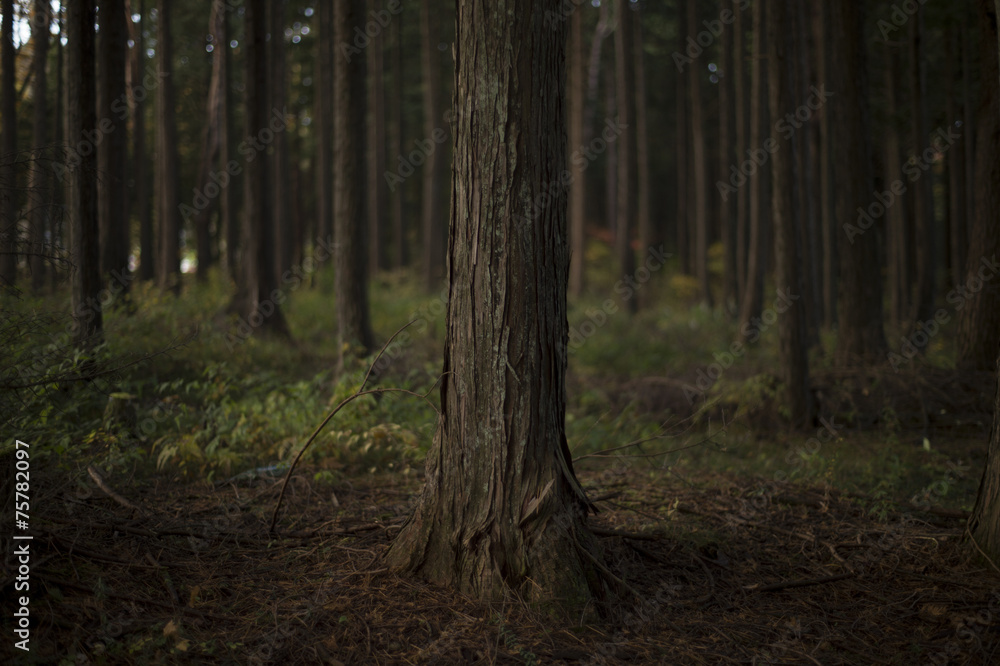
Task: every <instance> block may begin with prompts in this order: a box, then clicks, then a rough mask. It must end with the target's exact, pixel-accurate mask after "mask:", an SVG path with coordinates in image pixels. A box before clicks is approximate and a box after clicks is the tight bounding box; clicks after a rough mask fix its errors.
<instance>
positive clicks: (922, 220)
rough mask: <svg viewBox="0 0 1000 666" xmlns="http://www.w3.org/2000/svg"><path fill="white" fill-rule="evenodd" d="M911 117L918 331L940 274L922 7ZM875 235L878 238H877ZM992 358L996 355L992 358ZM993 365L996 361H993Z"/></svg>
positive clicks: (913, 316) (913, 43) (913, 24)
mask: <svg viewBox="0 0 1000 666" xmlns="http://www.w3.org/2000/svg"><path fill="white" fill-rule="evenodd" d="M909 24H910V114H911V129H912V134H911V141H912V143H913V145H912V151H913V152H912V154H913V156H914V157H913V159H915V160H916V161H917V164H918V165H920V178H919V180H917V181H916V182H915V183H913V185H912V187H913V188H914V189H915V193H914V202H913V203H914V216H913V219H914V234H915V239H920V240H919V241H917V242H916V243H915V244H914V247H915V249H916V266H915V267H914V268H915V269H916V274H915V278H916V281H915V284H914V294H913V305H912V308H911V310H910V317H909V319H910V323H911V325H913V326H914V327H918V326H919V325H920V323H921V322H925V321H927V320H928V319H930V318H931V317H932V316H933V314H934V281H935V280H934V278H935V275H936V272H937V266H936V263H937V262H936V261H935V246H936V245H937V243H936V242H935V237H936V235H937V225H936V224H935V221H934V196H933V184H934V172H933V171H932V170H931V169H930V168H928V167H929V165H927V164H926V162H925V161H924V160H923V157H922V154H923V152H924V150H925V149H926V148H927V142H928V138H929V137H928V120H927V71H926V70H927V67H926V65H925V62H924V54H923V38H924V11H923V8H922V7H920V6H919V5H918V8H917V13H916V15H915V16H913V17H911V18H910V21H909ZM873 235H874V234H873ZM990 355H991V357H992V353H991V354H990ZM991 362H992V359H991Z"/></svg>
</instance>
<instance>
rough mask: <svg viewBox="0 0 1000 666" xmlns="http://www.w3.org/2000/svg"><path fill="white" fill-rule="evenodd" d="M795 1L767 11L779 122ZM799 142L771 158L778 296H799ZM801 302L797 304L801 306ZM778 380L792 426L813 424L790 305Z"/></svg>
mask: <svg viewBox="0 0 1000 666" xmlns="http://www.w3.org/2000/svg"><path fill="white" fill-rule="evenodd" d="M798 1H799V0H772V2H771V5H770V6H769V8H768V9H769V11H768V35H767V41H768V54H767V61H768V83H769V89H770V95H769V99H770V108H771V117H772V118H778V117H781V116H784V115H785V114H786V113H788V109H793V108H795V100H796V96H795V94H794V91H795V80H796V77H797V71H796V67H795V63H796V60H797V58H798V54H796V51H795V43H796V38H795V34H796V31H795V28H794V21H793V17H794V15H795V5H796V4H797V3H798ZM802 140H803V137H802V136H801V135H800V134H792V136H791V137H790V138H789V139H788V140H787V141H786V142H785V144H784V145H783V146H782V147H781V149H780V150H777V151H775V152H774V154H773V156H772V158H771V159H772V173H773V178H772V181H771V182H772V191H773V195H772V197H773V201H774V256H775V262H776V264H777V265H776V275H775V281H776V283H777V285H776V286H777V289H778V292H779V293H782V292H785V291H787V292H788V293H790V294H793V295H796V296H800V295H802V293H803V289H802V287H803V280H802V262H801V257H802V236H801V234H800V233H799V229H800V228H801V227H802V215H801V211H802V201H801V197H802V194H803V193H802V191H801V190H800V188H799V185H800V181H799V178H798V174H797V173H796V172H797V171H798V170H799V169H800V166H801V161H800V160H799V158H798V153H799V150H800V147H801V146H800V144H801V143H802ZM803 300H806V299H802V300H800V301H799V303H801V302H802V301H803ZM778 337H779V348H780V350H781V351H780V355H781V374H782V377H783V380H784V384H785V400H786V402H785V404H786V406H787V407H788V409H789V411H790V412H791V417H792V424H793V425H794V426H795V427H797V428H803V427H805V426H806V425H808V424H810V423H811V422H812V410H811V404H812V401H811V400H810V397H809V365H808V360H807V358H806V346H807V344H806V342H807V341H806V312H805V311H804V308H803V307H801V306H799V307H796V306H795V305H792V306H791V307H790V308H789V309H788V311H786V312H784V313H783V314H781V315H780V316H779V317H778Z"/></svg>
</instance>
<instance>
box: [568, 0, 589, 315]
mask: <svg viewBox="0 0 1000 666" xmlns="http://www.w3.org/2000/svg"><path fill="white" fill-rule="evenodd" d="M584 64H585V63H584V59H583V12H582V11H581V10H580V9H579V8H578V9H577V10H576V11H574V12H573V14H572V16H570V19H569V46H568V53H567V54H566V67H567V70H568V72H567V77H566V79H567V80H566V96H567V113H568V114H569V122H568V125H569V138H568V141H567V146H566V149H567V152H568V153H569V156H568V158H567V161H568V162H569V169H570V173H571V174H572V176H573V181H572V183H571V184H570V187H569V238H570V261H569V295H570V296H571V297H572V298H579V297H580V295H581V294H582V293H583V285H584V277H585V275H586V273H585V271H584V269H585V268H586V253H587V236H586V233H587V226H586V225H587V221H586V218H585V215H586V206H587V183H586V180H585V178H586V176H585V174H586V169H587V166H588V164H587V162H586V160H585V159H584V158H583V153H582V149H583V148H584V141H585V139H584V135H583V105H584V95H585V94H586V91H585V90H584V82H583V74H584V70H583V68H584ZM588 139H589V137H588ZM574 156H575V157H576V159H574Z"/></svg>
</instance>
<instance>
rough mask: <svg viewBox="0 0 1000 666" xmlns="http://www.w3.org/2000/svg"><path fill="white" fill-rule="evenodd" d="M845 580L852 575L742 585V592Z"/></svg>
mask: <svg viewBox="0 0 1000 666" xmlns="http://www.w3.org/2000/svg"><path fill="white" fill-rule="evenodd" d="M846 578H854V574H853V573H842V574H837V575H835V576H824V577H823V578H810V579H808V580H786V581H783V582H781V583H771V584H770V585H763V586H760V587H758V586H757V584H756V583H754V584H753V585H744V586H743V589H744V590H749V591H752V592H776V591H778V590H786V589H788V588H790V587H808V586H810V585H823V584H824V583H835V582H837V581H838V580H844V579H846Z"/></svg>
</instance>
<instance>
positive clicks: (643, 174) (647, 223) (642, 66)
mask: <svg viewBox="0 0 1000 666" xmlns="http://www.w3.org/2000/svg"><path fill="white" fill-rule="evenodd" d="M579 13H580V11H579V10H577V11H576V12H574V14H579ZM642 17H643V13H642V12H641V11H637V12H636V13H635V14H634V16H633V17H632V42H633V44H634V45H635V136H636V141H635V159H636V175H637V181H636V185H637V188H636V196H637V197H638V201H637V203H636V215H638V225H639V247H640V249H641V252H642V253H643V254H645V253H646V252H647V250H648V249H649V247H650V246H651V245H653V244H655V243H656V242H658V240H659V239H658V238H656V237H654V233H655V232H654V229H653V226H652V217H651V213H650V208H649V207H650V200H649V199H650V191H649V188H650V184H649V119H648V116H649V114H648V113H647V108H646V107H647V102H646V57H645V53H644V47H643V36H642ZM640 300H642V299H640Z"/></svg>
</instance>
